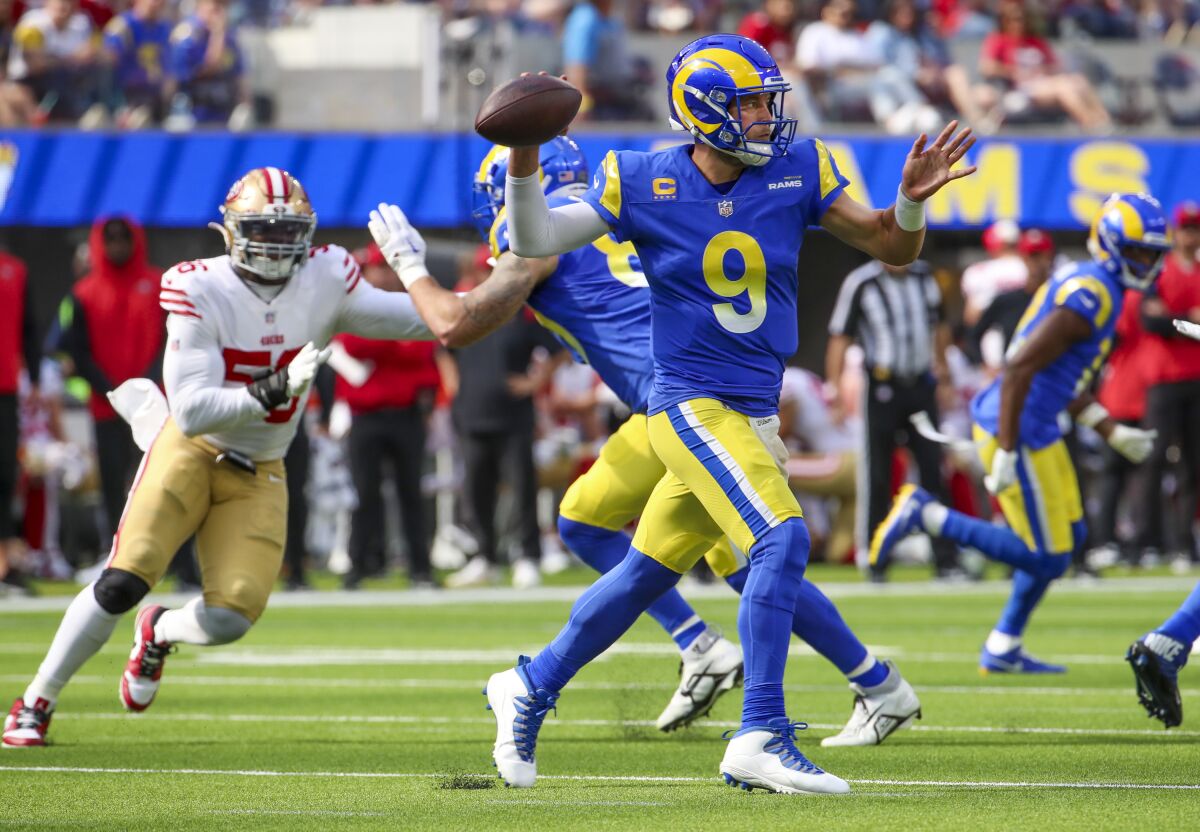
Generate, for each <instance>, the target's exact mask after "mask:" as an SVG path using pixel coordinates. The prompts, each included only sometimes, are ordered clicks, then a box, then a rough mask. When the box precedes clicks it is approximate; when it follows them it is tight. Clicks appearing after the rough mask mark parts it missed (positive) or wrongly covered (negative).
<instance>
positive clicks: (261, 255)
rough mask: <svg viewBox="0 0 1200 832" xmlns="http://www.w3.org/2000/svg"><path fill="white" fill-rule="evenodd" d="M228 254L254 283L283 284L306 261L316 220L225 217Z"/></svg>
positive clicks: (287, 216)
mask: <svg viewBox="0 0 1200 832" xmlns="http://www.w3.org/2000/svg"><path fill="white" fill-rule="evenodd" d="M225 224H226V227H229V226H232V228H230V237H231V243H230V249H229V254H230V256H231V257H232V258H233V262H234V264H235V265H236V266H237V267H238V268H239V269H241V270H242V271H245V272H249V273H250V274H251V275H254V277H255V278H257V282H259V283H266V284H272V285H274V284H283V283H286V282H287V281H288V280H290V279H291V277H292V275H294V274H295V273H296V272H297V271H299V270H300V267H301V266H303V265H304V264H305V263H306V262H308V252H309V249H310V248H311V247H312V238H313V232H314V231H316V225H317V223H316V218H315V217H313V216H299V215H296V214H276V215H272V214H248V215H229V216H227V217H226V221H225Z"/></svg>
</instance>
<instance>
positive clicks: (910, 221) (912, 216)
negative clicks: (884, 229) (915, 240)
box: [896, 185, 925, 231]
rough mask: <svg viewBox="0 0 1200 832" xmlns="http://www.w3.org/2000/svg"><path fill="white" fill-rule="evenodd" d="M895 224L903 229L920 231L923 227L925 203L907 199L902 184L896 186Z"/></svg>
mask: <svg viewBox="0 0 1200 832" xmlns="http://www.w3.org/2000/svg"><path fill="white" fill-rule="evenodd" d="M896 225H898V226H900V227H901V228H902V229H904V230H905V231H920V230H921V229H922V228H924V227H925V203H924V202H914V201H913V200H911V199H909V198H908V196H907V195H906V194H905V193H904V186H903V185H901V186H900V187H898V188H896Z"/></svg>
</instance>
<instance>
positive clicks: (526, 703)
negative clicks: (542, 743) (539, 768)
mask: <svg viewBox="0 0 1200 832" xmlns="http://www.w3.org/2000/svg"><path fill="white" fill-rule="evenodd" d="M556 702H558V695H557V694H554V693H551V692H550V691H548V690H546V689H545V688H538V689H537V690H534V691H532V692H531V693H530V694H529V695H528V696H518V697H516V698H515V699H513V704H515V705H516V708H517V718H516V719H514V720H513V740H514V742H515V743H516V746H517V753H518V754H519V755H520V756H521V759H522V760H524V761H525V762H527V763H532V762H533V752H534V748H536V746H537V738H538V731H540V730H541V729H542V722H543V720H545V719H546V714H548V713H550V711H555V713H557V711H556V710H555V707H554V705H555V703H556Z"/></svg>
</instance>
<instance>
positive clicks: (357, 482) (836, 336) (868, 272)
mask: <svg viewBox="0 0 1200 832" xmlns="http://www.w3.org/2000/svg"><path fill="white" fill-rule="evenodd" d="M1172 225H1173V239H1174V246H1175V248H1174V250H1173V251H1172V253H1171V254H1170V255H1169V256H1168V258H1167V262H1166V266H1165V269H1164V272H1163V274H1162V277H1161V278H1160V280H1159V283H1158V285H1157V287H1156V289H1155V291H1154V292H1153V293H1152V294H1151V295H1149V296H1147V297H1145V298H1143V297H1142V296H1140V295H1137V294H1131V295H1130V296H1129V297H1128V298H1127V301H1126V304H1125V306H1124V310H1123V312H1122V316H1121V318H1120V323H1119V324H1118V326H1117V333H1118V336H1119V340H1118V343H1117V345H1116V347H1115V349H1114V352H1113V355H1112V359H1111V361H1110V363H1109V366H1108V369H1107V371H1106V373H1105V374H1104V375H1103V377H1102V378H1101V379H1100V380H1099V382H1098V385H1097V389H1098V394H1099V397H1100V399H1101V401H1102V402H1103V403H1104V404H1105V406H1106V407H1107V408H1108V409H1109V411H1110V412H1111V413H1112V414H1113V417H1114V418H1117V419H1120V420H1121V421H1123V422H1126V423H1129V424H1138V425H1143V426H1146V427H1152V428H1155V429H1156V430H1158V436H1159V442H1158V446H1157V447H1156V449H1155V452H1154V454H1153V456H1152V457H1151V459H1150V460H1149V461H1148V462H1147V463H1145V464H1143V465H1142V466H1132V465H1130V464H1129V463H1128V462H1126V461H1125V460H1124V459H1123V458H1122V457H1120V456H1118V455H1116V454H1114V453H1113V452H1112V451H1111V450H1110V449H1109V448H1108V446H1107V445H1106V444H1105V443H1104V442H1103V441H1102V440H1100V439H1099V438H1098V437H1096V436H1095V435H1093V434H1091V432H1090V431H1088V430H1086V429H1077V428H1075V427H1073V426H1072V425H1070V424H1065V425H1064V433H1066V434H1068V435H1069V436H1070V437H1071V440H1070V445H1071V447H1072V452H1073V453H1074V454H1075V457H1076V460H1075V461H1076V465H1077V466H1078V467H1079V468H1080V470H1081V471H1082V472H1084V475H1083V476H1081V477H1080V480H1081V482H1082V483H1083V484H1084V490H1085V495H1086V504H1087V507H1088V510H1089V517H1090V534H1091V537H1090V539H1089V543H1088V546H1087V547H1085V549H1084V550H1081V551H1080V553H1079V555H1078V557H1077V560H1076V564H1075V568H1076V571H1077V573H1078V574H1081V575H1089V574H1092V573H1093V572H1094V571H1095V570H1096V569H1100V568H1103V567H1107V566H1112V565H1114V564H1116V563H1118V562H1123V563H1125V564H1127V565H1130V566H1139V565H1140V566H1154V565H1158V564H1160V563H1162V562H1164V561H1170V563H1171V564H1172V566H1173V567H1174V568H1177V569H1179V570H1181V571H1182V570H1186V569H1190V568H1191V567H1192V565H1193V564H1194V563H1195V561H1196V559H1197V551H1198V550H1197V541H1196V538H1195V518H1196V513H1197V505H1198V498H1197V489H1198V483H1200V479H1198V478H1200V345H1198V344H1195V343H1193V342H1190V341H1188V340H1187V339H1185V338H1182V337H1180V336H1178V335H1177V334H1176V333H1175V331H1174V329H1173V328H1172V326H1171V324H1170V321H1171V319H1172V318H1186V319H1189V320H1192V321H1195V322H1197V323H1200V263H1198V260H1197V254H1198V252H1200V205H1197V204H1195V203H1184V204H1182V205H1179V206H1176V207H1174V210H1173V214H1172ZM981 243H982V249H981V251H982V252H983V256H982V257H981V258H978V259H976V260H975V262H972V263H971V264H970V265H969V266H968V267H967V268H966V269H965V270H962V271H959V270H957V269H949V268H933V267H931V266H929V265H928V264H925V263H923V262H920V261H918V263H916V264H914V265H913V266H911V267H908V268H905V269H894V268H890V267H883V266H882V265H881V264H877V263H867V264H865V265H863V266H862V267H860V268H858V269H856V270H855V271H853V272H851V273H850V274H849V275H847V276H846V278H845V280H844V282H843V285H842V287H841V292H840V295H839V298H838V302H837V305H836V308H835V310H834V312H833V314H832V318H831V321H830V325H829V330H830V338H829V342H828V352H827V355H826V360H825V372H824V377H822V375H820V374H817V373H814V372H811V371H809V370H806V369H802V368H799V367H790V368H788V370H787V372H786V374H785V376H784V384H783V392H782V395H781V401H780V417H781V435H782V437H783V438H784V441H785V442H786V443H787V445H788V447H789V449H790V451H791V453H792V456H791V461H790V463H789V467H788V474H789V479H790V482H791V485H792V487H793V489H794V490H795V491H796V492H797V494H798V496H799V499H800V501H801V504H802V505H803V506H804V510H805V517H806V520H807V522H808V524H809V526H810V529H811V532H812V535H813V540H814V554H813V559H814V560H825V561H828V562H832V563H847V564H857V565H858V566H859V567H860V568H861V569H863V570H864V571H866V572H868V574H869V576H870V577H872V578H874V579H877V580H883V579H885V578H886V576H885V575H883V574H874V573H871V572H870V571H869V570H868V569H867V566H866V564H865V562H864V561H863V554H864V552H865V547H866V542H867V537H868V535H869V531H870V529H871V528H872V526H873V525H874V524H876V523H878V522H879V519H880V518H879V517H874V516H873V514H877V513H879V512H881V511H886V507H887V505H888V504H889V503H890V500H891V495H892V494H893V493H894V492H895V490H896V489H897V488H898V487H899V486H900V485H902V484H903V483H904V482H905V481H907V480H920V481H921V482H922V484H923V485H924V486H925V487H927V488H929V489H931V490H934V491H936V492H938V493H940V494H942V495H943V498H944V499H945V500H946V501H947V502H948V503H950V504H952V505H954V506H955V507H956V508H958V509H960V510H962V511H964V512H966V513H968V514H971V515H974V516H984V517H988V516H996V517H997V518H998V512H994V510H993V507H992V505H991V501H990V500H989V498H988V497H987V495H986V492H984V491H983V490H982V487H981V485H980V479H981V476H982V473H983V472H982V471H981V470H979V463H978V461H977V459H976V456H975V454H974V452H973V450H972V449H971V447H970V443H969V441H967V440H969V438H970V416H969V412H968V405H969V402H970V400H971V398H972V397H973V396H974V394H975V393H976V392H977V391H979V390H981V389H982V388H983V387H984V386H986V385H987V384H988V383H989V382H990V380H991V379H992V378H994V377H995V375H996V374H997V373H998V372H999V371H1000V369H1001V367H1002V365H1003V361H1004V353H1005V350H1006V348H1007V344H1008V341H1009V339H1010V338H1011V337H1012V334H1013V332H1014V331H1015V329H1016V328H1017V325H1018V321H1019V320H1020V318H1021V315H1022V313H1023V311H1024V310H1025V308H1026V306H1027V305H1028V303H1029V301H1030V299H1031V298H1032V297H1033V295H1034V293H1035V292H1036V291H1037V290H1038V288H1039V287H1040V286H1041V285H1042V284H1043V283H1044V282H1045V281H1046V280H1047V279H1048V277H1049V276H1050V274H1051V273H1052V271H1053V270H1054V268H1055V267H1056V264H1057V263H1059V262H1060V261H1061V259H1062V258H1063V257H1064V256H1065V253H1063V252H1060V251H1058V250H1057V249H1056V245H1055V242H1054V240H1053V239H1052V238H1051V236H1050V235H1048V234H1046V233H1045V232H1043V231H1041V230H1039V229H1036V228H1026V229H1021V228H1019V227H1018V226H1017V225H1016V224H1015V223H1013V222H1011V221H1008V220H1002V221H999V222H997V223H995V224H993V225H992V226H991V227H989V228H988V229H987V230H986V231H985V233H984V234H983V237H982V240H981ZM146 251H147V248H146V240H145V235H144V233H143V232H142V230H141V229H140V228H139V227H138V226H137V224H136V223H134V222H132V221H130V220H128V219H125V218H120V217H116V218H107V219H101V220H99V221H97V222H96V224H95V226H94V227H93V229H92V231H91V234H90V236H89V238H88V240H87V241H86V242H85V243H83V244H81V245H80V247H79V250H78V251H77V256H76V258H75V271H76V277H77V280H76V282H75V283H74V286H73V288H72V290H71V292H70V294H69V295H68V296H67V297H65V298H64V299H63V300H62V302H61V304H60V306H59V309H58V313H57V314H56V315H55V317H54V320H53V322H52V324H51V326H50V328H49V330H50V331H49V332H37V331H35V326H34V324H33V316H32V313H31V300H30V294H31V293H30V292H29V291H28V286H27V284H26V275H25V267H24V265H23V264H22V262H21V261H20V260H18V259H16V258H15V257H12V256H11V255H8V254H0V317H3V321H0V333H4V339H3V343H0V436H3V438H4V447H3V448H0V506H3V507H5V508H10V509H11V511H0V582H2V583H0V593H2V592H3V591H20V588H21V587H22V586H24V585H25V583H26V578H28V577H31V576H32V577H39V578H48V579H59V580H68V579H71V578H73V577H76V576H78V577H80V578H81V579H84V580H86V579H87V578H88V576H89V572H88V569H89V568H92V569H94V568H95V565H96V564H97V563H99V562H101V561H102V560H103V558H104V556H105V553H106V551H107V549H108V546H109V542H110V540H111V536H112V535H113V534H114V531H115V529H116V528H117V525H118V524H119V522H120V516H121V510H122V507H123V504H124V499H125V494H126V492H127V490H128V487H129V484H130V481H131V479H132V477H133V476H134V473H135V471H136V468H137V464H138V460H139V453H138V451H137V449H136V447H135V446H134V444H133V442H132V438H131V436H130V431H129V429H128V427H127V426H126V425H125V423H124V422H123V421H122V420H121V419H120V418H119V417H118V416H117V415H116V414H115V413H114V412H113V410H112V408H111V407H109V405H108V402H107V400H106V398H105V395H104V394H105V393H106V392H107V391H109V390H111V389H113V388H114V387H116V386H117V385H119V384H120V383H121V382H123V381H124V380H126V379H128V378H134V377H149V378H152V379H154V378H157V377H158V375H159V368H160V364H161V356H162V349H163V335H162V333H163V327H162V324H163V320H162V319H163V315H164V313H163V312H162V310H161V309H160V308H159V306H158V304H157V302H156V299H155V298H156V293H155V291H154V287H155V284H156V283H157V281H158V276H159V273H160V269H159V268H158V267H157V266H155V265H153V264H151V263H150V262H149V261H148V259H147V254H146ZM1071 254H1072V255H1076V256H1083V254H1082V252H1071ZM355 256H356V257H357V258H358V259H359V262H360V263H361V265H362V267H363V272H364V278H365V279H367V280H368V281H370V282H371V283H373V284H374V285H376V286H378V287H380V288H383V289H386V290H390V291H399V290H401V287H400V285H399V282H398V280H397V279H396V277H395V275H394V274H393V273H392V272H391V270H390V269H389V268H388V267H387V265H386V264H385V263H384V260H383V258H382V256H381V255H380V253H379V251H378V250H377V249H376V248H374V246H367V247H364V248H363V249H361V250H359V251H358V252H356V255H355ZM489 270H490V266H489V260H488V252H487V251H486V248H485V247H481V248H479V249H478V250H477V251H473V252H469V253H467V254H464V255H463V256H462V257H461V258H460V261H459V263H458V271H459V274H458V288H459V289H460V290H464V291H465V290H468V289H470V288H471V287H472V286H475V285H477V284H478V283H479V282H480V281H482V280H484V279H486V277H487V275H488V273H489ZM885 308H886V316H887V320H888V321H889V322H890V323H889V326H888V327H886V328H884V327H880V326H879V325H878V323H877V320H876V318H875V317H873V316H876V315H878V314H881V313H880V310H881V309H885ZM23 368H25V369H23ZM322 372H323V373H324V375H322V376H319V377H318V381H317V384H316V385H315V390H316V394H315V395H314V396H313V397H312V399H311V401H310V406H309V412H308V413H307V414H306V419H305V427H304V429H303V430H302V431H301V432H300V434H299V437H298V439H297V441H296V442H295V443H294V445H293V446H292V448H291V450H290V451H289V453H288V457H287V460H286V462H287V469H288V475H289V480H290V481H291V483H290V487H291V493H292V495H293V499H292V500H291V502H290V504H289V515H290V516H289V535H288V548H287V554H286V557H285V573H284V579H285V580H286V582H287V586H289V587H290V588H293V589H301V588H305V587H307V586H309V585H310V570H311V569H312V568H314V567H316V568H320V569H322V570H328V571H329V572H332V573H334V574H335V575H338V576H340V577H339V581H340V583H341V584H342V585H343V586H345V587H346V588H356V587H358V586H359V585H360V584H361V583H362V581H363V580H366V579H371V578H377V577H379V576H382V575H385V574H387V573H388V572H389V571H392V570H397V569H399V570H401V571H403V572H404V573H406V575H407V578H408V581H409V582H410V584H411V585H413V586H418V587H434V586H437V585H439V584H441V585H446V586H450V587H464V586H478V585H489V584H493V583H496V582H497V581H500V580H502V579H510V580H511V581H512V582H513V583H514V585H516V586H519V587H529V586H535V585H537V584H538V583H539V582H540V581H541V580H542V575H543V574H545V573H548V572H549V573H553V572H557V571H559V570H562V569H564V568H566V567H567V566H568V565H570V564H571V562H572V560H571V557H570V555H569V554H568V553H567V552H565V551H564V549H563V547H562V545H561V542H560V541H559V540H558V538H557V536H556V523H555V519H556V515H557V510H558V504H559V500H560V499H561V496H562V494H563V493H564V491H565V490H566V488H567V486H568V485H569V484H570V483H571V482H572V481H573V480H574V479H575V478H576V477H577V476H578V475H579V474H581V473H582V472H583V471H585V470H586V469H587V467H588V466H589V465H590V464H591V462H592V461H593V460H594V459H595V458H596V455H597V453H598V451H599V448H600V446H601V445H602V444H603V442H604V441H605V439H606V438H607V437H608V436H609V435H610V434H611V433H612V431H613V430H615V429H616V427H617V426H619V425H620V424H621V423H622V422H623V421H624V419H625V418H627V417H628V415H629V413H628V410H627V409H626V408H625V407H624V405H622V404H621V402H620V401H618V400H617V398H616V397H615V395H613V393H612V392H611V391H610V390H608V389H607V388H606V387H605V386H604V385H603V384H602V383H601V382H600V381H599V378H598V377H597V376H596V375H595V373H594V372H593V371H592V370H591V369H590V368H588V367H586V366H582V365H579V364H575V363H573V362H571V361H570V359H569V355H568V353H567V352H566V351H565V350H564V349H563V348H562V347H561V345H559V344H558V343H557V342H556V341H555V340H554V339H553V338H551V337H550V335H549V333H548V332H547V331H546V330H544V329H543V328H542V327H541V326H540V325H538V324H537V323H536V322H535V321H534V320H533V318H532V317H531V316H526V315H522V316H518V318H517V319H515V320H514V321H512V322H511V323H510V324H508V325H506V326H505V327H502V328H501V329H500V330H498V331H497V332H495V333H494V334H492V335H491V336H488V337H487V338H486V339H484V340H483V341H481V342H479V343H478V344H475V345H472V346H471V347H468V348H464V349H460V350H449V351H447V350H442V349H440V348H436V347H435V346H434V345H433V344H432V343H427V342H420V343H416V342H414V343H397V342H384V341H370V340H366V339H362V338H357V337H352V336H341V337H339V338H338V340H337V341H336V345H335V351H334V355H333V357H332V358H331V359H330V362H329V366H328V367H326V368H324V369H323V370H322ZM921 413H924V414H925V417H927V418H926V419H925V422H926V424H925V425H924V426H921V425H920V424H919V422H920V421H921V419H922V418H925V417H919V416H918V414H921ZM914 416H917V417H918V418H917V419H914V418H913V417H914ZM931 432H936V433H931ZM931 437H932V438H931ZM897 558H898V559H899V560H901V561H903V560H904V559H905V558H908V559H911V560H914V561H918V562H927V563H929V564H930V565H931V567H932V568H933V570H934V572H935V574H936V576H938V577H940V578H943V579H947V580H959V579H962V578H964V577H971V576H973V575H977V574H978V571H979V569H980V568H981V563H980V562H979V561H978V559H975V558H973V553H971V552H970V551H961V552H960V551H957V550H954V549H953V548H950V549H947V550H944V551H942V550H931V548H930V546H929V543H928V541H927V540H926V539H924V538H920V537H918V538H912V539H910V540H909V541H906V543H905V544H904V545H903V546H902V547H901V549H900V551H899V553H898V555H897ZM192 560H193V559H192V555H191V551H190V549H188V548H187V547H185V549H184V550H183V551H181V552H180V554H179V556H178V557H177V559H176V565H175V573H176V576H177V579H178V581H179V583H180V584H181V585H182V586H184V587H188V586H190V585H191V584H194V583H195V582H196V580H197V579H196V575H195V571H194V564H193V562H192ZM80 573H82V574H80Z"/></svg>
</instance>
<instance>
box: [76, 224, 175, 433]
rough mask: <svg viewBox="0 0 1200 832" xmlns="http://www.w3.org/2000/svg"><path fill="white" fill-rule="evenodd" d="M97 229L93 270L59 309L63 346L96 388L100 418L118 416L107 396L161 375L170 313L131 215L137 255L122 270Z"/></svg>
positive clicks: (93, 402) (94, 395)
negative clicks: (161, 304)
mask: <svg viewBox="0 0 1200 832" xmlns="http://www.w3.org/2000/svg"><path fill="white" fill-rule="evenodd" d="M112 219H113V217H101V218H100V219H98V220H96V222H95V223H93V225H92V231H91V235H90V236H89V237H88V245H89V248H90V251H91V261H92V270H91V271H90V272H88V273H87V274H86V275H84V276H83V277H82V278H81V279H80V280H79V282H78V283H76V284H75V287H74V288H73V289H72V290H71V294H70V295H69V296H68V297H67V298H66V299H65V300H63V303H62V305H61V306H60V307H59V320H58V325H59V327H60V329H61V332H60V334H59V338H58V344H57V347H58V349H59V351H61V352H65V353H67V354H68V355H70V356H71V358H72V360H73V361H74V362H75V368H76V372H77V373H78V374H79V375H80V376H82V377H83V378H85V379H86V380H87V382H88V383H89V384H90V385H91V386H92V397H91V402H90V405H91V410H92V416H93V418H96V419H113V418H116V415H117V414H116V412H115V411H114V410H113V409H112V406H111V405H110V404H109V403H108V398H107V397H106V396H105V394H106V393H107V392H108V391H110V390H112V389H113V388H115V387H118V386H120V384H121V383H122V382H124V381H127V380H129V379H131V378H143V377H150V378H158V377H159V376H160V375H161V362H162V347H163V340H164V337H165V323H166V313H165V312H163V310H162V309H161V307H159V304H158V289H159V281H160V279H161V277H162V269H159V268H158V267H156V266H153V265H151V264H150V263H149V262H148V260H147V259H146V235H145V233H144V232H143V231H142V227H141V226H140V225H138V224H137V223H136V222H134V221H133V220H132V219H130V218H128V217H120V218H119V219H121V220H123V221H124V222H125V224H126V225H128V226H129V230H130V232H131V235H132V237H133V254H132V256H130V258H129V260H128V262H126V263H125V264H124V265H121V266H117V265H115V264H113V263H111V262H109V261H108V260H107V259H105V257H104V233H103V232H104V226H105V224H106V223H108V222H109V221H110V220H112Z"/></svg>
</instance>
